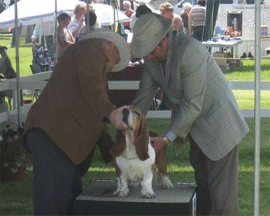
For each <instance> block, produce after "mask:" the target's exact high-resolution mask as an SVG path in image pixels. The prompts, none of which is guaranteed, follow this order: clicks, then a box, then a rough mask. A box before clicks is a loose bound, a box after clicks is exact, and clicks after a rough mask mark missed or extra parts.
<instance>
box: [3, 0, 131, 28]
mask: <svg viewBox="0 0 270 216" xmlns="http://www.w3.org/2000/svg"><path fill="white" fill-rule="evenodd" d="M79 2H80V1H78V0H57V14H60V13H62V12H66V13H68V14H70V15H72V14H73V10H74V8H75V6H76V4H78V3H79ZM14 7H15V6H14V4H13V5H12V6H10V7H8V8H7V9H6V10H4V11H3V12H2V13H1V14H0V29H2V28H9V27H14V26H15V10H14ZM17 8H18V25H19V26H20V25H25V26H26V25H32V24H35V23H38V22H40V21H43V22H46V21H54V12H55V0H21V1H19V2H18V3H17ZM94 8H95V11H96V14H97V17H98V20H99V23H100V24H102V25H112V24H113V23H114V20H113V8H112V6H110V5H105V4H95V7H94ZM118 17H119V20H120V21H128V20H129V18H128V17H127V16H126V15H125V14H124V13H123V12H121V11H119V10H118ZM116 20H118V19H117V17H116Z"/></svg>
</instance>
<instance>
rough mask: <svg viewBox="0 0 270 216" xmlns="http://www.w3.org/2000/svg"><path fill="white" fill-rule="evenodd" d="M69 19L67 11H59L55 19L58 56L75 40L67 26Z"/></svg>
mask: <svg viewBox="0 0 270 216" xmlns="http://www.w3.org/2000/svg"><path fill="white" fill-rule="evenodd" d="M70 20H71V17H70V16H69V15H68V14H67V13H61V14H60V15H58V17H57V21H58V24H59V26H58V31H57V51H58V58H60V57H61V55H62V54H63V52H64V51H65V50H66V49H67V48H68V47H69V46H71V45H72V44H74V42H75V40H74V38H73V35H72V33H71V32H70V31H69V29H68V28H67V27H68V25H69V23H70Z"/></svg>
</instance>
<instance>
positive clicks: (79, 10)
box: [68, 2, 86, 38]
mask: <svg viewBox="0 0 270 216" xmlns="http://www.w3.org/2000/svg"><path fill="white" fill-rule="evenodd" d="M73 13H74V15H73V16H72V18H71V22H70V24H69V26H68V30H69V31H70V32H71V33H72V36H73V38H76V37H77V36H78V34H79V32H80V30H81V29H82V27H83V26H85V22H84V19H85V13H86V4H85V3H84V2H80V3H78V4H77V5H76V6H75V9H74V11H73Z"/></svg>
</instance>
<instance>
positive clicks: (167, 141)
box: [162, 136, 171, 145]
mask: <svg viewBox="0 0 270 216" xmlns="http://www.w3.org/2000/svg"><path fill="white" fill-rule="evenodd" d="M162 139H163V141H164V142H165V144H166V145H169V144H170V142H171V141H170V140H169V139H168V138H167V137H165V136H164V137H162Z"/></svg>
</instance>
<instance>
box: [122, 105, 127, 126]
mask: <svg viewBox="0 0 270 216" xmlns="http://www.w3.org/2000/svg"><path fill="white" fill-rule="evenodd" d="M128 115H129V109H127V108H124V109H123V111H122V120H123V122H125V123H127V122H128Z"/></svg>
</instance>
